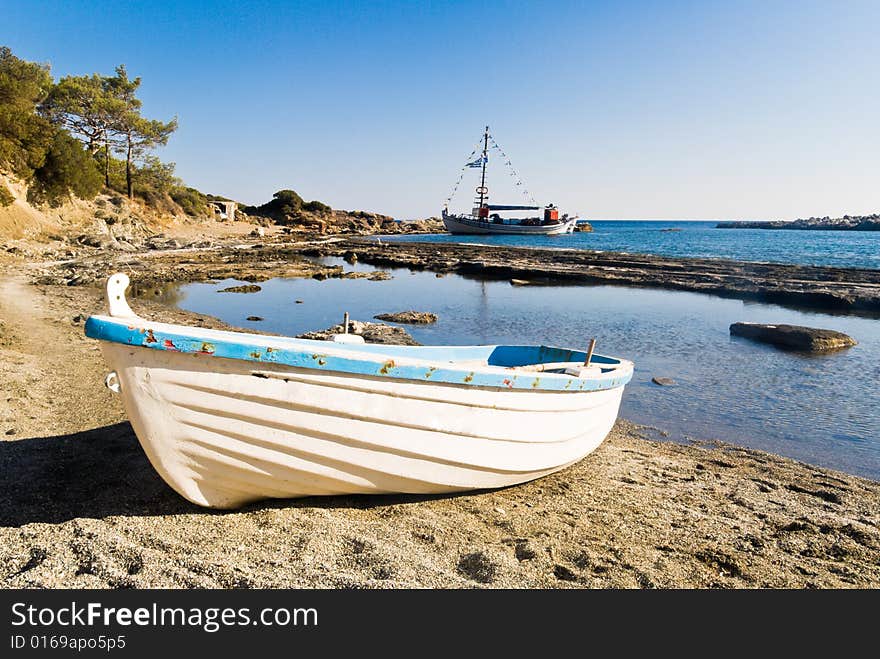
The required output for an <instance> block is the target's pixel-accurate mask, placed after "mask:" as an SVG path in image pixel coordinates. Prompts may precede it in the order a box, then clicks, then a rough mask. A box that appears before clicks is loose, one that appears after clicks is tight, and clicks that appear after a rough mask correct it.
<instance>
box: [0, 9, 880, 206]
mask: <svg viewBox="0 0 880 659" xmlns="http://www.w3.org/2000/svg"><path fill="white" fill-rule="evenodd" d="M0 17H2V21H0V44H6V45H9V46H10V47H11V48H12V49H13V52H14V53H15V54H17V55H18V56H20V57H22V58H25V59H29V60H36V61H40V62H48V63H49V64H51V66H52V71H53V74H54V75H55V76H56V77H60V76H63V75H68V74H77V75H78V74H88V73H93V72H100V73H105V74H110V73H112V71H113V68H114V67H115V66H116V65H117V64H120V63H124V64H126V66H127V67H128V70H129V72H130V74H132V75H138V76H142V77H143V85H142V98H143V100H144V111H145V114H146V115H148V116H150V117H154V118H160V119H168V118H170V117H172V116H174V115H177V117H178V119H179V122H180V128H179V129H178V131H177V133H176V134H175V135H174V136H173V137H172V138H171V141H170V143H169V145H168V146H167V147H166V148H164V149H162V150H161V151H160V153H159V155H160V156H161V157H162V158H163V159H165V160H170V161H174V162H176V163H177V173H178V174H179V175H180V176H181V177H182V178H184V179H185V180H186V181H187V183H189V184H190V185H193V186H195V187H198V188H199V189H201V190H203V191H206V192H213V193H216V194H225V195H229V196H232V197H235V198H237V199H240V200H243V201H246V202H250V203H261V202H263V201H265V200H267V199H269V198H270V197H271V194H272V193H273V192H274V191H276V190H278V189H281V188H293V189H295V190H297V191H298V192H300V193H301V194H302V196H303V197H305V198H307V199H320V200H322V201H325V202H327V203H329V204H331V205H332V206H334V207H336V208H347V209H365V210H372V211H377V212H385V213H388V214H392V215H395V216H396V217H400V218H411V217H424V216H428V215H436V214H438V213H439V210H440V208H441V206H442V202H443V200H444V199H445V197H446V196H447V194H448V193H449V192H450V190H451V187H452V184H453V183H454V182H455V179H456V178H457V176H458V172H459V168H460V167H461V165H462V164H463V162H464V158H465V156H467V154H468V153H469V152H470V150H471V148H472V147H473V144H474V143H475V142H476V140H477V138H478V137H479V135H480V132H481V130H482V128H483V126H484V125H485V124H487V123H488V124H490V126H491V128H492V132H493V134H494V135H495V136H496V138H497V140H498V142H499V143H500V144H501V146H502V147H504V149H505V151H506V152H507V154H508V155H509V156H510V157H511V159H512V160H513V163H514V165H515V166H516V167H517V169H518V170H519V172H520V174H521V175H522V177H523V178H524V179H525V181H526V183H527V185H528V187H529V189H530V190H531V191H532V192H533V194H534V195H535V197H536V198H537V199H538V201H539V202H542V203H543V202H547V201H553V202H555V203H556V204H558V205H560V206H561V207H562V208H563V210H568V211H577V212H579V213H581V214H582V215H583V216H584V217H592V218H793V217H799V216H810V215H820V216H821V215H832V216H836V215H840V214H843V213H850V214H858V213H869V212H880V39H878V36H877V35H878V30H880V2H878V1H877V0H864V1H859V0H856V1H846V0H842V1H840V2H832V1H828V2H812V1H810V0H804V1H796V2H795V1H792V2H774V1H772V0H764V1H751V0H743V1H739V2H732V1H729V2H713V1H711V0H704V1H700V2H676V1H669V2H660V1H653V2H652V1H643V2H625V1H620V2H611V1H609V2H538V1H535V2H482V3H480V2H350V3H337V2H332V1H322V2H269V1H266V0H263V1H261V0H237V1H235V2H215V3H209V2H194V1H190V2H187V1H186V0H178V1H177V2H159V1H153V2H124V1H119V0H117V1H114V2H107V1H104V2H87V1H84V0H83V1H76V2H47V1H37V0H26V1H22V0H12V1H10V0H0ZM493 164H495V163H494V162H493ZM510 181H511V179H509V178H508V177H507V176H506V174H505V173H504V172H503V171H501V170H495V171H494V172H493V179H492V190H493V192H494V193H496V194H494V195H493V199H494V200H495V201H496V202H502V201H506V200H508V199H513V200H514V201H518V200H517V199H515V198H514V197H511V196H504V195H503V194H502V193H503V192H505V191H506V190H512V189H513V187H512V185H509V183H510ZM505 184H507V187H505ZM472 185H473V181H468V182H467V189H468V190H470V189H472ZM469 196H470V195H469V193H467V192H464V193H462V192H460V193H459V195H458V196H457V197H456V202H455V203H457V204H458V205H459V206H467V204H468V197H469Z"/></svg>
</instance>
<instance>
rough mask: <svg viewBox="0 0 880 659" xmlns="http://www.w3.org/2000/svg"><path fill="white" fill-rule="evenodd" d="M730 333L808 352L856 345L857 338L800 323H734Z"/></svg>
mask: <svg viewBox="0 0 880 659" xmlns="http://www.w3.org/2000/svg"><path fill="white" fill-rule="evenodd" d="M730 333H731V334H732V335H733V336H742V337H745V338H747V339H752V340H754V341H761V342H763V343H770V344H772V345H776V346H781V347H784V348H790V349H792V350H806V351H808V352H828V351H831V350H841V349H843V348H849V347H850V346H854V345H856V341H855V339H853V338H852V337H851V336H848V335H846V334H844V333H843V332H837V331H835V330H828V329H816V328H814V327H802V326H800V325H762V324H760V323H734V324H733V325H731V326H730Z"/></svg>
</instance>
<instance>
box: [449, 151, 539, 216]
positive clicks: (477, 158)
mask: <svg viewBox="0 0 880 659" xmlns="http://www.w3.org/2000/svg"><path fill="white" fill-rule="evenodd" d="M489 140H490V141H491V143H492V148H493V149H495V150H497V151H498V153H499V155H500V156H501V158H502V160H503V162H504V164H505V165H506V166H507V168H508V169H509V170H510V175H511V176H512V177H513V178H514V179H515V181H516V187H517V188H520V192H522V193H523V195H524V196H525V197H526V198H527V199H528V200H529V201H531V202H532V205H533V206H537V205H538V202H537V201H535V198H534V197H533V196H532V194H531V193H530V192H529V191H528V189H527V188H526V184H525V183H524V182H523V180H522V178H520V175H519V174H518V173H517V171H516V170H515V169H514V168H513V163H511V162H510V158H508V157H507V154H506V153H504V151H503V150H502V149H501V147H500V146H498V143H497V142H496V141H495V138H494V137H492V136H491V135H489ZM480 142H482V140H480ZM480 142H478V143H477V146H475V147H474V150H473V151H471V153H470V155H469V156H468V157H467V158H466V159H465V164H464V166H463V167H462V168H461V171H460V172H459V174H458V180H457V181H456V182H455V185H454V186H453V187H452V192H451V193H450V194H449V196H448V197H446V203H445V204H444V206H445V207H447V208H448V207H449V204H450V202H452V198H453V197H454V196H455V193H456V192H458V187H459V186H460V185H461V182H462V180H463V179H464V174H465V171H466V170H468V169H479V168H480V167H482V166H483V165H484V164H487V163H488V162H489V154H488V153H487V154H486V155H485V156H484V155H483V154H482V145H481V144H480ZM478 154H479V155H478Z"/></svg>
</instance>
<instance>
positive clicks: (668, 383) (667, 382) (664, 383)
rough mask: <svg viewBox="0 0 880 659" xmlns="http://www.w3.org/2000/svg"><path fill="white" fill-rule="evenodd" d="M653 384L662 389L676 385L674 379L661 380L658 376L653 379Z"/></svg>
mask: <svg viewBox="0 0 880 659" xmlns="http://www.w3.org/2000/svg"><path fill="white" fill-rule="evenodd" d="M651 382H653V383H654V384H659V385H660V386H661V387H671V386H672V385H674V384H675V380H673V379H672V378H661V377H658V376H656V375H655V376H654V377H653V378H651Z"/></svg>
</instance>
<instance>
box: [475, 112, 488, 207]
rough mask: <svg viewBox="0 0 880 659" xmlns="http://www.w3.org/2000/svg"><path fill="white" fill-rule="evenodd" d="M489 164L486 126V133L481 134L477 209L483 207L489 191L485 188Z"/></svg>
mask: <svg viewBox="0 0 880 659" xmlns="http://www.w3.org/2000/svg"><path fill="white" fill-rule="evenodd" d="M488 162H489V127H488V126H486V132H485V133H483V175H482V177H481V178H480V187H479V188H477V192H479V193H480V205H479V206H478V208H482V207H483V201H484V199H485V198H486V196H487V195H486V193H487V192H489V190H488V189H487V188H486V163H488Z"/></svg>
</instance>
